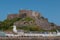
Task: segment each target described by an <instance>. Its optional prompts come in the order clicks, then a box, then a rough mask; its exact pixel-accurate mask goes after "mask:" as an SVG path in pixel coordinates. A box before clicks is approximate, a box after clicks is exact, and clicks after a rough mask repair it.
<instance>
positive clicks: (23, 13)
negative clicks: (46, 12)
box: [7, 10, 57, 30]
mask: <svg viewBox="0 0 60 40" xmlns="http://www.w3.org/2000/svg"><path fill="white" fill-rule="evenodd" d="M25 17H31V18H33V19H34V20H35V24H37V25H38V26H40V27H41V28H42V29H45V30H51V29H56V27H57V26H56V25H55V24H53V23H50V22H48V19H47V18H44V17H43V16H42V15H41V14H40V13H39V12H36V11H32V10H19V13H18V14H9V15H8V17H7V19H9V20H11V19H13V18H25ZM21 23H22V22H20V21H17V22H15V23H14V25H16V26H20V24H21ZM24 24H25V23H24V21H23V23H22V25H24ZM27 24H28V23H27ZM31 24H32V23H31ZM52 24H53V25H52Z"/></svg>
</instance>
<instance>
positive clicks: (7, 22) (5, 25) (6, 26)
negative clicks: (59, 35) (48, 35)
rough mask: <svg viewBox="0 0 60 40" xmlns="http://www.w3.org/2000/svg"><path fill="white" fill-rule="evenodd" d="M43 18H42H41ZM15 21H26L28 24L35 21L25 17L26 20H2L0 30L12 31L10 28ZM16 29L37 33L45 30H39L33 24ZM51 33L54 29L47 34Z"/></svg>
mask: <svg viewBox="0 0 60 40" xmlns="http://www.w3.org/2000/svg"><path fill="white" fill-rule="evenodd" d="M42 18H43V17H42ZM16 21H26V22H29V21H33V22H34V21H35V20H34V19H32V18H30V17H26V18H14V19H12V20H8V19H6V20H4V21H3V22H1V21H0V30H4V31H5V30H12V26H13V24H14V22H16ZM51 24H52V26H54V24H53V23H51ZM17 29H22V30H27V31H39V32H44V31H46V30H44V29H42V28H40V27H39V26H37V25H34V23H32V25H26V26H22V27H18V28H17ZM53 31H56V30H55V29H53V30H49V32H53Z"/></svg>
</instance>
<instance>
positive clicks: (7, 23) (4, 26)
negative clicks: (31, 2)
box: [0, 18, 21, 30]
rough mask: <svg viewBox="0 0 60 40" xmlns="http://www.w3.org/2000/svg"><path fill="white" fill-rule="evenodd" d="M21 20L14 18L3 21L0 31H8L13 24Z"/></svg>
mask: <svg viewBox="0 0 60 40" xmlns="http://www.w3.org/2000/svg"><path fill="white" fill-rule="evenodd" d="M20 19H21V18H14V19H12V20H8V19H6V20H4V21H3V22H1V24H0V30H8V29H12V27H11V26H12V25H13V23H14V22H16V21H19V20H20Z"/></svg>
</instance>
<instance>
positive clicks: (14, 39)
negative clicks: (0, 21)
mask: <svg viewBox="0 0 60 40" xmlns="http://www.w3.org/2000/svg"><path fill="white" fill-rule="evenodd" d="M0 40H60V37H0Z"/></svg>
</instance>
